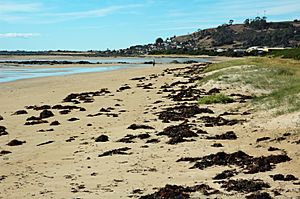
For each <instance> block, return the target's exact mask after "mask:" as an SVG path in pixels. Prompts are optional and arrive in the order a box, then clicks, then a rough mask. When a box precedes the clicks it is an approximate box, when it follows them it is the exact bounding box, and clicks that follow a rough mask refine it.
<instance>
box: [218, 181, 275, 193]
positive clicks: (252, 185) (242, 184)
mask: <svg viewBox="0 0 300 199" xmlns="http://www.w3.org/2000/svg"><path fill="white" fill-rule="evenodd" d="M221 184H222V186H221V188H225V189H226V191H228V192H230V191H237V192H243V193H250V192H256V191H260V190H263V189H264V188H270V185H269V184H268V183H265V182H263V181H262V180H253V179H251V180H247V179H238V180H228V181H222V182H221Z"/></svg>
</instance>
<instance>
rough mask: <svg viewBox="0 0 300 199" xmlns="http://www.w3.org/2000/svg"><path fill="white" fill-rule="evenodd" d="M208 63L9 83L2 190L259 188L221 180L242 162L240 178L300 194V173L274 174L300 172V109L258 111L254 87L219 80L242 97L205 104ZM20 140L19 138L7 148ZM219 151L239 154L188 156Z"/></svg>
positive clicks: (226, 194) (0, 104)
mask: <svg viewBox="0 0 300 199" xmlns="http://www.w3.org/2000/svg"><path fill="white" fill-rule="evenodd" d="M49 67H53V66H49ZM67 67H68V66H67ZM74 67H78V65H76V66H74ZM205 67H208V65H207V64H205V63H203V64H157V65H156V66H155V67H136V68H126V69H120V70H115V71H109V72H101V73H85V74H76V75H67V76H59V77H44V78H34V79H27V80H20V81H14V82H8V83H1V84H0V115H1V116H2V117H3V120H0V126H3V127H5V130H2V131H3V132H7V134H6V135H3V136H0V152H1V155H0V167H1V171H0V198H3V199H10V198H11V199H15V198H105V199H110V198H111V199H114V198H140V197H142V196H146V195H148V194H153V193H155V192H158V191H159V190H160V189H161V188H163V187H165V186H166V185H167V184H169V185H177V186H183V187H193V186H195V185H202V188H201V189H200V188H199V187H198V189H197V188H195V187H194V190H196V191H191V192H189V194H191V197H192V198H200V197H205V198H244V197H245V196H248V195H250V194H252V193H253V191H250V192H247V191H244V192H240V191H237V192H234V193H232V192H231V191H229V190H227V189H226V186H229V185H228V184H227V185H226V183H224V182H223V183H222V182H220V183H216V180H213V178H214V177H215V176H216V175H217V174H219V173H221V172H223V171H224V170H236V171H232V173H235V172H236V174H234V179H247V180H249V182H252V181H254V179H260V180H262V181H263V182H264V183H267V184H268V185H269V187H268V186H266V187H265V188H263V190H267V192H268V193H273V195H274V193H275V191H276V192H278V193H280V194H281V196H278V198H286V197H289V198H297V197H298V196H299V193H300V192H299V180H293V181H287V182H284V183H283V182H281V181H274V180H273V179H272V178H271V177H270V175H276V174H284V175H293V176H295V177H300V170H299V165H300V160H299V158H298V157H299V145H298V144H295V142H297V141H298V140H299V133H297V132H299V129H300V120H299V118H300V115H299V113H298V112H296V113H290V114H286V115H283V116H279V117H271V116H270V113H268V112H265V111H258V112H254V111H253V109H252V108H251V107H250V106H249V103H248V102H249V101H250V100H251V99H252V98H251V96H252V93H251V92H250V91H244V92H243V91H242V90H239V89H237V90H235V88H230V89H225V88H220V89H223V91H224V92H225V93H226V94H235V95H233V97H234V99H235V102H234V103H229V104H213V105H198V104H197V100H198V98H197V96H202V95H210V94H212V93H214V92H220V91H218V89H219V88H217V89H216V87H217V86H218V85H206V86H200V85H199V84H198V81H199V80H201V78H202V77H203V76H204V73H203V69H204V68H205ZM213 89H214V90H213ZM181 91H182V93H181V94H182V95H177V94H178V93H180V92H181ZM185 91H190V92H191V93H192V94H188V93H186V92H185ZM70 94H73V95H70ZM178 98H180V99H178ZM64 106H69V107H64ZM172 108H177V109H175V110H173V109H172ZM18 111H19V112H18ZM62 111H64V112H62ZM50 112H51V113H50ZM42 113H43V114H42ZM175 113H176V114H175ZM41 114H42V115H41ZM172 114H173V115H172ZM178 114H179V115H178ZM32 116H34V117H36V118H31V119H29V120H28V118H30V117H32ZM204 117H206V120H205V118H204ZM213 118H217V119H216V120H217V121H215V120H214V119H213ZM220 118H221V119H220ZM34 122H36V123H34ZM25 124H26V125H25ZM172 131H182V133H183V135H182V136H177V135H175V136H174V135H173V134H172ZM170 132H171V133H170ZM228 132H230V133H228ZM220 135H223V136H220ZM260 138H265V140H275V141H272V142H271V141H270V142H269V141H268V142H265V140H264V139H262V140H258V139H260ZM279 138H281V140H280V139H279ZM276 139H279V141H278V140H276ZM12 140H17V141H19V142H16V141H15V142H12V144H10V145H11V146H9V145H8V143H10V142H11V141H12ZM298 142H299V141H298ZM270 147H273V148H277V149H278V150H274V151H272V150H268V149H270ZM239 151H240V152H241V151H242V152H243V153H238V154H236V153H237V152H239ZM220 152H224V153H226V154H222V155H223V156H222V157H225V159H226V157H227V155H231V156H230V157H235V156H239V155H241V156H239V158H237V159H236V160H235V162H232V163H231V162H229V163H228V164H226V165H222V164H221V163H215V164H213V163H212V164H208V163H207V165H205V166H203V165H201V166H199V165H198V167H197V166H196V165H195V163H196V160H191V159H189V160H185V159H184V158H188V157H193V158H198V160H201V158H200V157H205V156H208V155H211V154H218V153H220ZM219 155H220V154H219ZM259 157H269V158H265V159H264V158H261V159H262V160H261V161H263V162H264V165H268V164H270V168H269V167H268V168H267V167H266V168H264V170H263V169H260V168H261V166H262V165H260V164H261V163H260V162H259V160H258V159H255V158H259ZM215 159H217V158H215ZM241 159H242V160H241ZM244 160H245V162H243V161H244ZM246 160H247V161H248V162H247V161H246ZM203 161H204V160H203ZM249 162H251V164H250V163H249ZM202 163H203V162H202ZM253 165H254V166H253ZM245 168H246V170H247V171H248V170H249V171H251V172H250V173H249V172H248V173H247V172H245V171H244V170H243V169H245ZM225 179H226V178H225ZM204 185H205V186H204ZM223 186H224V187H223ZM261 187H264V186H263V184H261ZM233 190H235V189H233ZM258 191H261V190H259V189H258ZM186 192H187V191H186ZM261 192H263V191H261Z"/></svg>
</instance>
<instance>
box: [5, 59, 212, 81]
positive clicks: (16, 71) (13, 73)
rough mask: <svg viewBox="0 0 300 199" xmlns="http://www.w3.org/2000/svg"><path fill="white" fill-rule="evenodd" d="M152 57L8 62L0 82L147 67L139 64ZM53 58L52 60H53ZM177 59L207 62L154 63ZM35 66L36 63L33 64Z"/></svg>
mask: <svg viewBox="0 0 300 199" xmlns="http://www.w3.org/2000/svg"><path fill="white" fill-rule="evenodd" d="M153 59H154V58H153V57H121V58H107V59H85V60H82V59H63V60H61V59H55V60H58V61H71V62H77V61H89V62H91V63H97V62H99V63H112V64H117V63H127V64H124V65H119V66H109V67H88V66H87V65H85V67H76V68H75V67H74V68H43V66H40V68H36V67H35V68H30V67H29V68H28V67H22V66H13V65H9V64H5V65H3V66H0V83H3V82H12V81H17V80H22V79H31V78H40V77H52V76H63V75H72V74H80V73H92V72H106V71H113V70H119V69H122V68H129V67H149V66H152V65H149V64H141V63H144V62H150V61H153ZM29 60H31V61H33V60H36V59H30V58H29V59H24V60H19V59H18V60H1V61H29ZM55 60H54V59H53V61H55ZM175 60H176V61H178V62H180V63H183V62H186V61H197V62H208V61H209V58H208V59H204V58H177V57H163V58H155V62H156V63H162V64H166V63H171V62H172V61H175ZM38 61H52V60H49V59H48V60H46V59H44V60H43V59H38ZM35 66H37V65H35Z"/></svg>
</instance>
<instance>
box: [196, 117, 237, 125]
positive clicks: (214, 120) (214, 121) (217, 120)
mask: <svg viewBox="0 0 300 199" xmlns="http://www.w3.org/2000/svg"><path fill="white" fill-rule="evenodd" d="M200 120H202V121H203V122H204V123H205V126H206V127H214V126H225V125H228V126H233V125H235V124H238V123H240V122H242V120H236V119H233V120H227V119H225V118H223V117H220V116H218V117H210V116H203V117H201V118H200Z"/></svg>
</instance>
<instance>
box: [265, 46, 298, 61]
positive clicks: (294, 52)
mask: <svg viewBox="0 0 300 199" xmlns="http://www.w3.org/2000/svg"><path fill="white" fill-rule="evenodd" d="M267 55H270V56H274V57H281V58H288V59H296V60H300V48H294V49H285V50H279V51H274V52H271V53H268V54H267Z"/></svg>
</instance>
